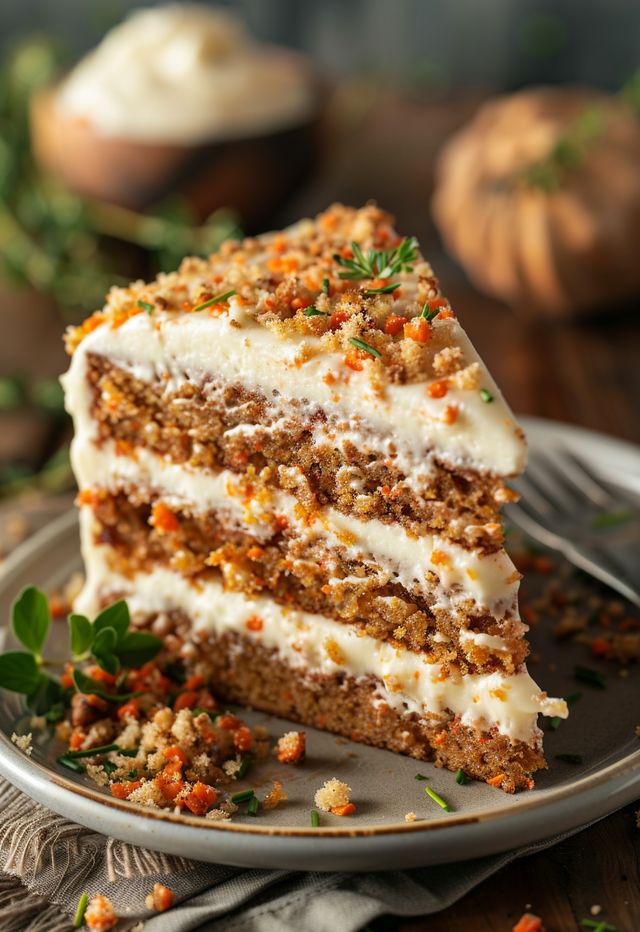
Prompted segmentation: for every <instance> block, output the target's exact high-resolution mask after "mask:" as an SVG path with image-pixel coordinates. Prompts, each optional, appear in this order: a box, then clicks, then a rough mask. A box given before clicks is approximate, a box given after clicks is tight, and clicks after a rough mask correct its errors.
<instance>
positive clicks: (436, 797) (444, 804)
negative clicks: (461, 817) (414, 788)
mask: <svg viewBox="0 0 640 932" xmlns="http://www.w3.org/2000/svg"><path fill="white" fill-rule="evenodd" d="M424 791H425V793H426V794H427V796H428V797H429V798H430V799H432V800H433V801H434V803H437V804H438V805H439V806H440V808H441V809H444V811H445V812H453V810H452V808H451V806H450V805H449V803H448V802H446V801H445V800H444V799H443V798H442V796H439V795H438V794H437V793H436V791H435V790H432V789H431V787H430V786H425V788H424Z"/></svg>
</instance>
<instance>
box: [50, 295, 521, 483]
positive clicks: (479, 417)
mask: <svg viewBox="0 0 640 932" xmlns="http://www.w3.org/2000/svg"><path fill="white" fill-rule="evenodd" d="M445 325H446V326H448V327H449V328H451V329H452V331H453V341H454V342H455V343H456V345H458V346H460V347H461V349H462V351H463V353H464V355H465V358H466V359H467V360H468V362H470V363H476V364H477V365H478V366H479V367H480V371H481V373H482V377H481V380H482V385H483V386H484V387H485V388H486V389H487V390H488V391H489V392H490V393H491V395H492V397H493V401H492V403H491V404H486V403H485V402H484V401H483V400H482V397H481V395H480V393H479V392H477V391H467V390H464V389H461V388H456V387H452V388H451V390H450V391H449V393H448V395H447V398H446V399H441V398H431V397H429V396H428V394H427V392H426V390H425V384H424V383H421V382H416V383H406V384H402V385H399V384H388V385H386V386H385V387H384V389H383V390H382V391H378V390H376V388H375V387H374V386H373V385H372V384H371V382H370V380H369V377H368V374H367V373H366V371H362V372H356V371H352V370H350V369H347V368H346V367H345V365H344V360H343V356H342V354H340V353H335V352H326V351H324V350H321V348H320V341H319V340H318V339H317V338H314V337H313V336H305V337H288V338H286V339H283V338H281V337H280V336H279V335H278V334H276V333H274V332H273V331H272V330H269V329H267V328H266V327H263V326H260V325H259V324H258V323H257V322H256V321H255V319H254V318H253V317H251V315H250V314H248V313H247V310H246V308H244V307H242V306H240V305H239V304H238V303H237V301H236V299H235V298H234V297H232V298H231V300H230V301H229V313H228V314H224V315H221V316H218V317H213V316H211V315H209V314H208V313H207V312H192V313H189V314H173V313H170V312H161V311H157V312H155V313H154V314H153V317H150V316H149V315H147V314H138V315H136V316H134V317H131V318H130V319H129V320H128V321H126V322H125V323H123V324H122V325H121V326H118V327H115V328H114V327H112V326H110V325H109V324H108V323H104V324H102V325H101V326H99V327H98V328H97V329H96V330H94V331H93V332H92V333H90V334H88V335H87V336H86V337H85V338H84V340H83V341H82V343H81V344H80V346H79V347H78V348H77V349H76V351H75V353H74V355H73V359H72V362H71V367H70V371H69V374H68V375H67V377H66V379H65V388H66V391H67V393H68V402H67V403H68V405H69V410H70V411H71V413H73V411H74V410H75V408H76V405H75V402H74V399H73V396H72V395H70V396H69V393H73V391H74V386H75V385H76V384H77V383H78V381H81V380H82V379H83V378H84V374H83V373H84V371H85V365H86V364H85V355H86V354H87V353H97V354H102V355H104V356H107V357H108V358H109V359H111V360H113V362H114V363H115V364H117V365H118V366H121V367H122V368H124V369H126V370H128V371H130V372H131V373H132V374H133V375H134V376H136V377H137V378H139V379H142V380H143V381H147V382H155V381H157V380H158V379H162V383H163V384H164V385H165V388H166V391H167V392H170V391H172V390H174V389H175V388H177V387H179V385H181V384H182V383H183V382H184V381H186V380H191V381H195V382H196V383H202V382H203V381H205V380H206V378H207V377H210V378H214V379H215V378H219V379H222V380H224V381H228V382H231V383H240V384H242V385H244V386H246V387H248V388H250V389H255V390H256V391H260V392H261V393H263V394H264V395H265V396H267V398H269V397H274V395H277V397H278V399H281V400H285V401H286V400H287V399H295V400H296V401H303V402H306V403H307V404H308V405H309V407H310V408H311V409H313V407H316V408H317V407H326V408H327V409H328V410H329V411H331V412H332V413H333V415H334V416H336V417H339V418H342V419H344V420H345V421H346V422H347V424H348V425H351V426H352V428H353V429H356V430H362V429H363V428H364V429H367V432H368V433H370V434H372V435H374V434H376V433H378V434H379V435H380V438H381V442H384V441H392V442H393V444H394V446H395V447H396V448H397V449H398V450H399V452H400V454H401V455H402V454H404V455H405V456H408V457H409V458H411V459H412V460H413V461H414V463H416V464H420V463H422V462H423V461H424V460H425V458H428V456H429V455H430V454H434V453H435V454H437V455H438V457H440V458H441V459H442V460H444V461H446V462H448V463H450V464H451V465H452V466H456V467H463V468H469V469H476V470H478V471H480V472H490V473H494V474H498V475H505V476H509V475H514V474H517V473H520V472H521V471H522V470H523V468H524V466H525V463H526V444H525V442H524V441H523V439H522V435H521V432H520V431H519V430H518V428H517V425H516V423H515V420H514V417H513V415H512V413H511V411H510V409H509V408H508V406H507V404H506V402H505V401H504V399H503V397H502V395H501V393H500V390H499V389H498V386H497V385H496V384H495V382H494V381H493V379H492V378H491V376H490V375H489V373H488V371H487V369H486V367H485V366H484V364H483V363H482V361H481V359H480V357H479V356H478V354H477V353H476V351H475V350H474V348H473V346H472V345H471V342H470V341H469V339H468V337H467V336H466V334H465V333H464V331H463V329H462V327H461V326H460V324H459V323H458V322H457V321H449V320H447V321H442V322H440V321H435V322H434V324H433V327H434V330H436V331H437V329H438V328H439V327H441V326H445ZM445 402H446V404H451V403H455V404H457V405H458V410H459V413H458V417H457V420H456V422H455V424H449V423H446V422H445V420H444V419H443V412H444V410H445ZM371 442H373V441H371Z"/></svg>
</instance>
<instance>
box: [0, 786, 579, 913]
mask: <svg viewBox="0 0 640 932" xmlns="http://www.w3.org/2000/svg"><path fill="white" fill-rule="evenodd" d="M570 834H572V833H571V832H568V833H566V834H565V835H561V836H558V837H556V838H554V839H552V840H550V841H545V842H542V843H539V844H537V845H532V846H530V847H527V848H521V849H519V850H517V851H510V852H506V853H504V854H499V855H493V856H491V857H485V858H478V859H475V860H472V861H462V862H458V863H456V864H452V865H441V866H437V867H428V868H420V869H414V870H406V871H379V872H369V873H366V874H345V873H326V874H325V873H298V872H295V871H281V870H273V871H267V870H245V869H240V868H234V867H225V866H223V865H219V864H205V863H202V862H198V861H189V860H186V859H184V858H177V857H170V856H168V855H165V854H160V853H158V852H154V851H148V850H146V849H143V848H138V847H135V846H133V845H129V844H125V843H124V842H120V841H116V840H115V839H113V838H105V837H104V836H103V835H100V834H98V833H96V832H93V831H91V830H90V829H86V828H82V827H81V826H79V825H76V824H74V823H73V822H71V821H69V820H68V819H64V818H62V817H61V816H57V815H55V814H54V813H52V812H50V811H49V810H48V809H46V808H45V807H44V806H40V805H38V804H37V803H34V802H32V801H31V800H30V799H29V798H28V797H27V796H25V795H24V794H23V793H21V792H20V791H19V790H16V789H15V788H14V787H12V786H10V785H9V784H8V783H7V782H5V781H0V929H2V932H69V930H70V929H71V917H72V916H73V913H74V911H75V907H76V904H77V902H78V900H79V898H80V895H81V894H82V893H83V892H85V891H86V892H88V893H89V894H90V895H92V894H95V893H103V894H105V895H106V896H108V897H109V899H110V900H111V902H112V903H113V905H114V907H115V910H116V912H117V913H118V915H119V916H120V917H121V920H122V921H121V923H120V925H119V926H118V929H119V930H123V932H124V930H133V929H135V930H136V932H138V930H139V929H141V928H144V932H188V930H195V929H198V930H200V932H205V930H206V932H293V930H295V932H336V929H339V930H340V932H357V930H358V929H361V928H363V927H364V926H365V925H367V923H369V922H371V920H372V919H375V918H376V917H378V916H382V915H384V914H391V915H395V916H405V917H408V916H423V915H431V914H433V913H437V912H439V911H441V910H443V909H445V908H446V907H447V906H450V905H451V904H452V903H455V902H456V901H457V900H459V899H460V898H461V897H462V896H464V895H465V893H468V891H469V890H471V889H473V887H475V886H477V884H479V883H481V882H482V881H483V880H485V879H486V878H487V877H489V876H490V875H491V874H493V873H495V872H496V871H497V870H499V869H500V868H501V867H503V866H504V865H505V864H508V863H509V862H510V861H512V860H514V859H515V858H517V857H521V856H522V855H525V854H530V853H533V852H535V851H539V850H542V849H543V848H546V847H549V846H550V845H553V844H556V843H557V842H558V841H561V840H562V839H563V838H566V837H568V835H570ZM156 882H160V883H164V884H166V885H167V886H168V887H170V888H171V889H172V890H173V893H174V895H175V903H176V905H175V906H174V908H173V909H171V910H169V911H168V912H166V913H154V912H152V911H149V910H147V909H146V908H145V906H144V900H145V896H146V895H147V893H149V892H150V891H151V889H152V888H153V885H154V883H156ZM141 922H142V923H143V925H140V923H141Z"/></svg>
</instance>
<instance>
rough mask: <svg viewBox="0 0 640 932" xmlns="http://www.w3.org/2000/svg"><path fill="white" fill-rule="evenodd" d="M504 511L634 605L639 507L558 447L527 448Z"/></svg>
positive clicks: (639, 593)
mask: <svg viewBox="0 0 640 932" xmlns="http://www.w3.org/2000/svg"><path fill="white" fill-rule="evenodd" d="M514 484H515V486H516V488H517V489H518V491H519V492H520V495H521V498H520V501H519V502H517V503H515V504H512V505H509V506H507V509H506V514H507V517H508V518H509V519H510V520H511V521H513V523H514V524H517V525H518V526H519V527H520V528H521V529H522V530H523V531H524V532H525V533H526V534H528V535H529V536H530V537H532V538H533V539H534V540H537V541H538V542H539V543H541V544H544V545H545V546H546V547H550V548H551V549H553V550H559V551H560V552H561V553H562V554H564V556H565V557H566V558H567V560H569V561H570V562H571V563H573V565H574V566H577V567H579V568H580V569H581V570H584V571H585V572H586V573H589V575H591V576H594V577H595V578H596V579H598V580H600V582H603V583H605V584H606V585H607V586H609V587H610V588H611V589H615V590H616V592H619V593H620V595H623V596H624V597H625V598H626V599H628V600H629V601H630V602H633V603H634V604H635V605H637V606H639V607H640V588H639V587H638V583H639V581H640V507H639V505H638V503H637V502H633V501H632V499H631V498H626V497H625V496H624V493H621V492H620V491H619V490H617V489H615V488H614V487H613V486H611V485H610V484H609V483H605V482H604V480H602V479H600V478H598V477H597V476H596V474H595V473H594V472H593V470H592V469H591V468H590V467H589V466H588V465H587V464H586V463H585V462H584V461H583V460H582V459H580V458H578V457H577V456H575V455H574V454H573V453H571V452H569V451H568V450H566V449H565V448H563V447H560V446H558V447H554V448H553V450H552V451H550V452H542V451H536V452H534V453H532V455H531V458H530V461H529V465H528V467H527V470H526V472H525V474H524V475H523V476H520V478H519V479H518V480H517V481H516V482H515V483H514Z"/></svg>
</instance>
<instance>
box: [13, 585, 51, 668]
mask: <svg viewBox="0 0 640 932" xmlns="http://www.w3.org/2000/svg"><path fill="white" fill-rule="evenodd" d="M50 624H51V618H50V616H49V602H48V599H47V597H46V595H45V594H44V592H42V591H41V590H40V589H36V587H35V586H28V587H27V588H26V589H23V590H22V592H21V593H20V595H19V596H18V598H17V599H16V600H15V602H14V603H13V605H12V606H11V627H12V629H13V633H14V634H15V636H16V637H17V638H18V640H19V641H20V642H21V643H22V644H24V646H25V647H26V648H27V650H30V651H31V653H32V654H35V655H36V657H37V658H38V659H39V658H40V656H41V654H42V648H43V647H44V642H45V641H46V639H47V634H48V633H49V626H50Z"/></svg>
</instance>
